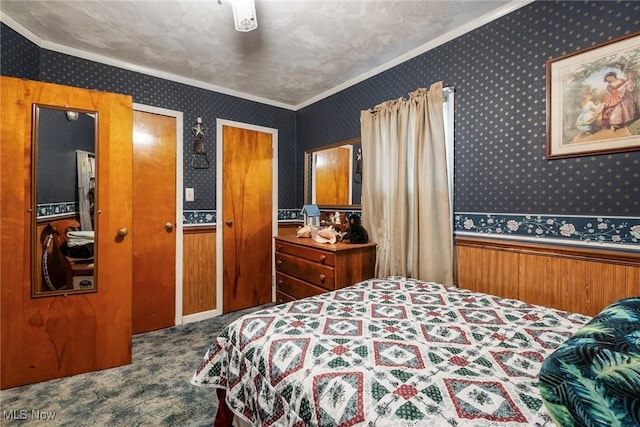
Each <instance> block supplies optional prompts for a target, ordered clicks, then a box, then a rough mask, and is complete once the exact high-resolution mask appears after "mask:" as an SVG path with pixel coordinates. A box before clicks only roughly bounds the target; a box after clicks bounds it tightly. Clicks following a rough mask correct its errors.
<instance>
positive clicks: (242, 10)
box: [232, 0, 258, 32]
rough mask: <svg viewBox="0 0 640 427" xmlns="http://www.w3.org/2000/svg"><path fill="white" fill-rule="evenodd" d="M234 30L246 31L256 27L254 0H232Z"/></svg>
mask: <svg viewBox="0 0 640 427" xmlns="http://www.w3.org/2000/svg"><path fill="white" fill-rule="evenodd" d="M232 3H233V20H234V21H235V24H236V30H238V31H242V32H247V31H251V30H255V29H256V28H258V19H257V18H256V5H255V3H254V0H232Z"/></svg>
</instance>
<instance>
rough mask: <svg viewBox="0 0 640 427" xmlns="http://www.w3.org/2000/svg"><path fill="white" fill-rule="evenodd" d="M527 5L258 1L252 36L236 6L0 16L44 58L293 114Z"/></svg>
mask: <svg viewBox="0 0 640 427" xmlns="http://www.w3.org/2000/svg"><path fill="white" fill-rule="evenodd" d="M526 3H528V1H508V0H488V1H481V0H465V1H456V0H451V1H410V0H339V1H330V0H326V1H317V0H298V1H291V0H256V15H257V20H258V28H257V29H256V30H254V31H251V32H247V33H241V32H237V31H235V29H234V25H233V13H232V8H231V3H230V0H223V1H222V4H220V3H219V2H218V1H217V0H207V1H204V0H199V1H189V0H182V1H178V0H174V1H157V0H156V1H130V0H118V1H78V0H76V1H37V0H2V1H0V10H1V11H2V20H3V22H5V23H6V24H7V25H9V26H10V27H12V28H14V30H16V31H18V32H21V33H22V34H23V35H25V36H27V37H29V38H30V39H31V40H32V41H34V42H35V43H37V44H38V45H40V46H41V47H44V48H46V49H50V50H54V51H58V52H62V53H68V54H72V55H75V56H80V57H85V58H88V59H92V60H96V61H100V62H105V63H108V64H111V65H116V66H120V67H123V68H127V69H132V70H135V71H140V72H143V73H148V74H152V75H156V76H159V77H163V78H168V79H172V80H177V81H182V82H185V83H188V84H193V85H196V86H201V87H205V88H210V89H212V90H219V91H221V92H224V93H228V94H232V95H237V96H242V97H245V98H248V99H252V100H256V101H261V102H266V103H269V104H273V105H277V106H282V107H285V108H291V109H297V108H299V107H301V106H304V105H308V104H309V103H311V102H314V101H316V100H318V99H321V98H323V97H325V96H327V95H329V94H331V93H333V92H335V91H337V90H339V89H342V88H344V87H347V86H349V85H351V84H353V83H356V82H357V81H361V80H363V79H364V78H366V77H369V76H371V75H374V74H376V73H377V72H380V71H382V70H384V69H386V68H389V67H390V66H392V65H396V64H397V63H400V62H402V61H404V60H406V59H408V58H410V57H413V56H415V55H417V54H419V53H422V52H424V51H426V50H428V49H429V48H431V47H434V46H437V45H438V44H441V43H442V42H444V41H446V40H449V39H450V38H452V37H455V36H458V35H460V34H462V33H464V32H467V31H470V30H471V29H473V28H476V27H477V26H479V25H482V24H484V23H486V22H489V21H491V20H493V19H495V18H497V17H499V16H502V15H504V14H505V13H508V12H510V11H512V10H513V9H515V8H517V7H520V6H522V5H523V4H526ZM16 24H17V25H16ZM25 30H26V31H25ZM25 33H26V34H25Z"/></svg>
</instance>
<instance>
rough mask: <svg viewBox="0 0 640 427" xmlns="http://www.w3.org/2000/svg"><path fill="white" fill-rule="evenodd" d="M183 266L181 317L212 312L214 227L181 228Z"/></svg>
mask: <svg viewBox="0 0 640 427" xmlns="http://www.w3.org/2000/svg"><path fill="white" fill-rule="evenodd" d="M182 265H183V271H182V313H183V315H188V314H194V313H200V312H203V311H209V310H214V309H215V308H216V307H217V306H216V304H217V301H216V231H215V228H213V227H206V228H201V227H185V228H184V231H183V263H182Z"/></svg>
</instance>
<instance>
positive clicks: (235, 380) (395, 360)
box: [192, 277, 590, 427]
mask: <svg viewBox="0 0 640 427" xmlns="http://www.w3.org/2000/svg"><path fill="white" fill-rule="evenodd" d="M589 320H590V318H589V317H587V316H583V315H579V314H571V313H566V312H562V311H558V310H553V309H549V308H544V307H540V306H533V305H530V304H526V303H523V302H521V301H517V300H512V299H503V298H499V297H495V296H491V295H487V294H481V293H474V292H470V291H466V290H463V289H458V288H455V287H446V286H443V285H439V284H435V283H430V282H423V281H418V280H414V279H410V278H404V277H390V278H387V279H371V280H366V281H364V282H360V283H358V284H356V285H353V286H350V287H348V288H344V289H341V290H337V291H334V292H329V293H326V294H322V295H318V296H314V297H310V298H306V299H302V300H298V301H294V302H290V303H286V304H281V305H278V306H275V307H271V308H268V309H265V310H261V311H258V312H255V313H251V314H249V315H245V316H243V317H242V318H240V319H238V320H236V321H235V322H233V323H231V324H230V325H228V326H227V327H226V328H225V329H224V330H223V331H222V332H221V333H220V335H219V336H218V337H217V338H216V339H215V341H214V342H213V343H212V344H211V346H210V348H209V349H208V351H207V352H206V354H205V356H204V361H203V362H202V364H201V365H200V367H199V368H198V369H197V371H196V372H195V374H194V375H193V378H192V383H193V384H195V385H200V386H210V387H216V388H218V389H220V390H219V393H218V396H219V397H220V398H223V399H224V400H225V401H226V407H227V408H228V409H226V410H227V411H231V412H232V413H233V414H234V415H235V417H236V418H239V419H240V420H242V421H244V422H245V423H246V422H248V423H249V424H252V425H256V426H258V425H260V426H272V425H274V426H276V425H277V426H345V427H346V426H354V425H362V426H398V427H400V426H440V425H443V426H464V425H467V426H501V425H504V426H525V425H526V426H530V425H541V426H542V425H547V426H552V425H553V424H552V422H551V419H550V417H549V415H548V414H547V412H546V410H545V408H544V405H543V401H542V399H541V397H540V392H539V391H538V373H539V371H540V366H541V363H542V361H543V360H544V358H545V357H546V356H548V355H549V354H551V353H552V352H553V351H554V350H555V349H556V348H557V347H558V346H559V345H560V344H562V343H563V342H565V341H566V340H567V339H568V338H569V337H571V336H572V335H573V334H574V333H575V331H577V330H578V329H579V328H580V327H581V326H582V325H584V324H585V323H586V322H588V321H589ZM221 406H224V405H223V404H222V403H221Z"/></svg>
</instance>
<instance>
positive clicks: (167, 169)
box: [132, 111, 176, 334]
mask: <svg viewBox="0 0 640 427" xmlns="http://www.w3.org/2000/svg"><path fill="white" fill-rule="evenodd" d="M133 196H134V197H133V230H134V239H133V266H134V269H133V301H132V307H133V311H132V329H133V333H134V334H137V333H141V332H147V331H151V330H155V329H161V328H166V327H170V326H174V325H175V304H176V302H175V301H176V299H175V295H176V282H175V277H176V232H175V221H176V119H175V117H168V116H163V115H160V114H152V113H146V112H142V111H134V112H133Z"/></svg>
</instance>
